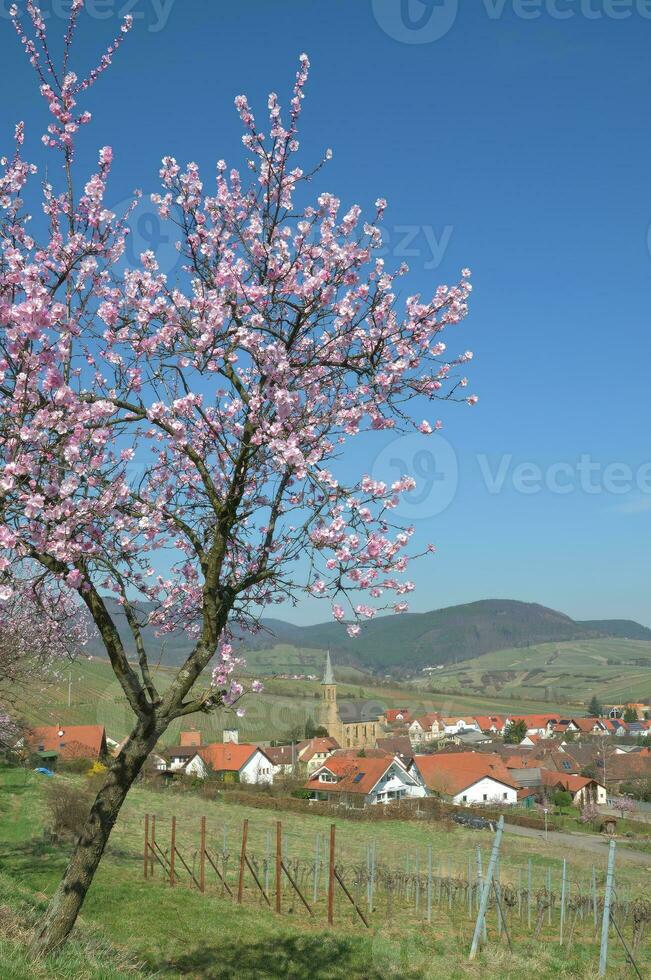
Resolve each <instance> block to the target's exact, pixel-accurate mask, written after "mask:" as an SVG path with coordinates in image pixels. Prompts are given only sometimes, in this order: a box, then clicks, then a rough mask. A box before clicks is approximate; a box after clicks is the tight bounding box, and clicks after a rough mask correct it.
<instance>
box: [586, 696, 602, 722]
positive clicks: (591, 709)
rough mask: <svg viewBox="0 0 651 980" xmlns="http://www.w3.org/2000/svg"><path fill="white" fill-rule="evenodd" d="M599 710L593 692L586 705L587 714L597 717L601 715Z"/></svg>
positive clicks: (599, 705)
mask: <svg viewBox="0 0 651 980" xmlns="http://www.w3.org/2000/svg"><path fill="white" fill-rule="evenodd" d="M601 711H602V708H601V704H600V703H599V700H598V698H597V696H596V694H593V695H592V697H591V698H590V704H589V705H588V714H589V715H590V717H591V718H599V717H601Z"/></svg>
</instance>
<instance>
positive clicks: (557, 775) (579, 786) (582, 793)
mask: <svg viewBox="0 0 651 980" xmlns="http://www.w3.org/2000/svg"><path fill="white" fill-rule="evenodd" d="M540 772H541V776H542V784H543V787H544V789H545V790H546V791H547V793H549V792H550V791H551V792H552V793H553V792H555V791H556V790H564V791H565V792H567V793H569V794H570V796H571V797H572V803H573V804H574V806H578V807H581V806H585V805H586V804H589V803H595V804H597V805H602V804H605V803H606V800H607V796H608V794H607V793H606V787H605V786H604V785H603V784H602V783H600V782H598V781H597V780H596V779H591V778H590V777H588V776H578V775H574V774H572V773H564V772H551V771H550V770H549V769H541V770H540Z"/></svg>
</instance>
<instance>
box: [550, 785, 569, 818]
mask: <svg viewBox="0 0 651 980" xmlns="http://www.w3.org/2000/svg"><path fill="white" fill-rule="evenodd" d="M552 802H553V804H554V806H555V807H556V808H557V810H559V811H560V812H561V813H562V812H563V810H567V809H568V807H571V806H572V794H571V793H569V792H568V791H567V790H566V789H557V790H555V792H554V794H553V796H552Z"/></svg>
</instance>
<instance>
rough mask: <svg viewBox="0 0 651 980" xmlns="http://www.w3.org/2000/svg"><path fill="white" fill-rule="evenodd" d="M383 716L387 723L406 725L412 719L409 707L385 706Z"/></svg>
mask: <svg viewBox="0 0 651 980" xmlns="http://www.w3.org/2000/svg"><path fill="white" fill-rule="evenodd" d="M384 717H385V718H386V721H387V725H408V724H409V723H410V722H412V721H413V718H412V716H411V711H410V710H409V708H387V709H386V711H385V712H384Z"/></svg>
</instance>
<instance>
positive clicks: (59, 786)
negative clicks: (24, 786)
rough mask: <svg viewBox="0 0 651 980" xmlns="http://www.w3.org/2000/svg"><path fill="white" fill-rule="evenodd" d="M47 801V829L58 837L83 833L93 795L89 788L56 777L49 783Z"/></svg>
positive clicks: (76, 835)
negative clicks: (84, 788) (80, 787)
mask: <svg viewBox="0 0 651 980" xmlns="http://www.w3.org/2000/svg"><path fill="white" fill-rule="evenodd" d="M45 802H46V806H47V810H48V816H47V821H46V824H47V829H48V830H49V831H50V833H51V834H52V835H53V836H54V837H56V838H58V839H70V838H76V837H78V836H79V834H80V833H81V831H82V829H83V826H84V824H85V822H86V817H87V816H88V811H89V810H90V807H91V804H92V802H93V796H92V794H91V793H89V792H88V791H87V790H80V789H78V788H77V787H76V786H71V785H70V784H69V783H64V782H60V781H59V780H58V779H56V780H52V782H49V783H48V787H47V791H46V795H45Z"/></svg>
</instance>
